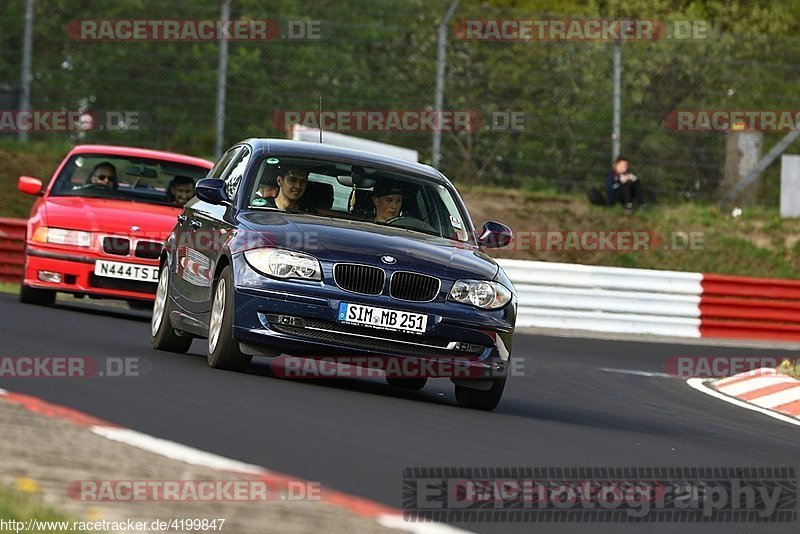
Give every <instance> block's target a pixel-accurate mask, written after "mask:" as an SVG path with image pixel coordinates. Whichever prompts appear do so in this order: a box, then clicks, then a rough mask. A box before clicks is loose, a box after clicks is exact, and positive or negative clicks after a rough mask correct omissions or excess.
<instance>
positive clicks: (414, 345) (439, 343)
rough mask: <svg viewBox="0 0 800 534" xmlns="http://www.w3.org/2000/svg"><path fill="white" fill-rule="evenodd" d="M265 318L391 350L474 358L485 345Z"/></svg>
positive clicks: (294, 330) (312, 335) (305, 333)
mask: <svg viewBox="0 0 800 534" xmlns="http://www.w3.org/2000/svg"><path fill="white" fill-rule="evenodd" d="M267 319H268V320H269V322H270V325H271V327H272V328H273V329H275V330H277V331H278V332H283V333H286V334H292V335H297V336H302V337H305V338H309V339H314V340H319V341H327V342H330V343H336V344H337V345H348V346H351V347H357V348H361V349H371V350H376V351H381V352H386V353H390V354H408V355H414V356H427V357H440V358H469V359H474V358H475V356H478V355H480V354H481V353H482V352H483V351H484V350H485V349H486V347H483V346H480V345H470V350H468V351H458V350H451V349H448V348H447V345H448V343H449V341H448V340H447V339H443V338H430V337H424V338H423V337H421V336H419V335H415V334H405V333H403V332H393V331H390V330H380V329H376V328H369V327H361V326H355V325H349V324H342V323H334V322H330V321H322V320H319V319H303V320H302V323H303V326H296V325H291V326H290V325H285V324H281V323H280V322H279V320H278V316H276V315H268V316H267Z"/></svg>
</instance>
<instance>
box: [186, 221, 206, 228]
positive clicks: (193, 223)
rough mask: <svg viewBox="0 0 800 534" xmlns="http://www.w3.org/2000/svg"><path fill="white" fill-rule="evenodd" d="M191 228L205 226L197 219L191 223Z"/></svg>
mask: <svg viewBox="0 0 800 534" xmlns="http://www.w3.org/2000/svg"><path fill="white" fill-rule="evenodd" d="M189 226H191V227H192V228H200V227H201V226H203V223H201V222H200V221H198V220H197V219H192V220H191V221H189Z"/></svg>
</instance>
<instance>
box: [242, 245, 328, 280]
mask: <svg viewBox="0 0 800 534" xmlns="http://www.w3.org/2000/svg"><path fill="white" fill-rule="evenodd" d="M244 257H245V259H246V260H247V263H249V264H250V265H251V266H252V267H253V269H255V270H256V271H258V272H260V273H261V274H265V275H267V276H275V277H277V278H299V279H302V280H322V267H321V266H320V264H319V261H318V260H317V258H315V257H314V256H310V255H308V254H303V253H302V252H291V251H288V250H280V249H277V248H256V249H252V250H247V251H245V253H244Z"/></svg>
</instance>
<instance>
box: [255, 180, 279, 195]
mask: <svg viewBox="0 0 800 534" xmlns="http://www.w3.org/2000/svg"><path fill="white" fill-rule="evenodd" d="M256 195H258V196H259V197H261V198H275V197H277V196H278V185H277V184H274V183H262V184H261V185H259V186H258V191H256Z"/></svg>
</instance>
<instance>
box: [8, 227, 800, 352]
mask: <svg viewBox="0 0 800 534" xmlns="http://www.w3.org/2000/svg"><path fill="white" fill-rule="evenodd" d="M26 225H27V221H26V220H25V219H8V218H0V280H2V281H5V282H19V281H20V280H21V278H22V270H23V267H24V264H25V252H24V250H25V230H26ZM498 263H499V264H500V265H501V266H502V267H503V269H505V271H506V273H508V276H509V278H511V281H512V283H513V284H514V287H515V288H516V290H517V294H518V297H519V309H518V316H517V326H532V327H540V328H565V329H574V330H589V331H595V332H610V333H628V334H654V335H664V336H681V337H733V338H749V339H782V340H793V341H800V280H775V279H767V278H749V277H743V276H724V275H717V274H702V273H686V272H679V271H659V270H653V269H626V268H622V267H599V266H592V265H577V264H572V263H551V262H542V261H524V260H498Z"/></svg>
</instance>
